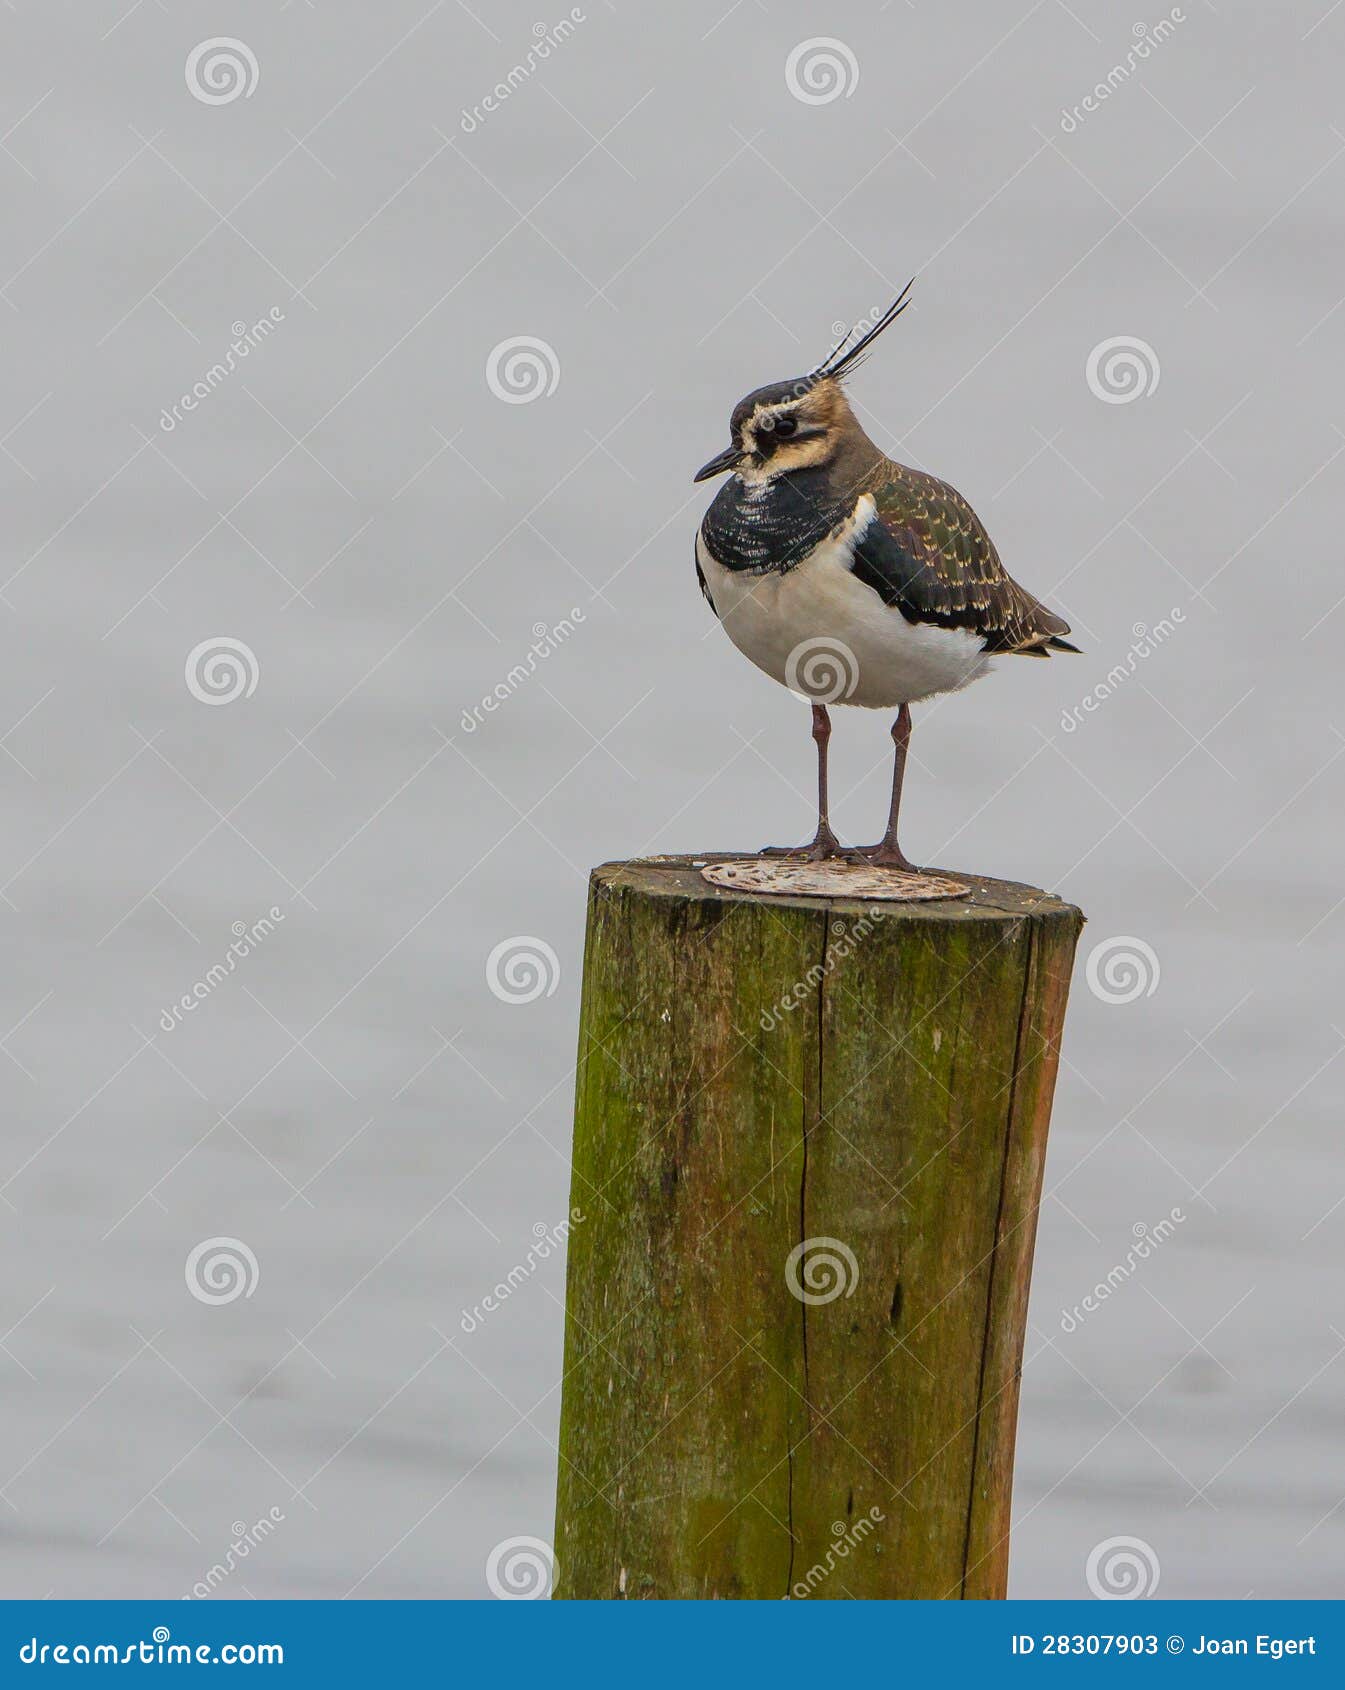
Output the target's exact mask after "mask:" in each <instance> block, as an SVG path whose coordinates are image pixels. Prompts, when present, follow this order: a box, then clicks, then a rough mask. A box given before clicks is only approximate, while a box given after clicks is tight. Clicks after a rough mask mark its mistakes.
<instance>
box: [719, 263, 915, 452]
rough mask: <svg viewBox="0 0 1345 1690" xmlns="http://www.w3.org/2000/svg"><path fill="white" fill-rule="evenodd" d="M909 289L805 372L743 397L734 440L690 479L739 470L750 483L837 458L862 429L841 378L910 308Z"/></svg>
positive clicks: (736, 410) (732, 422)
mask: <svg viewBox="0 0 1345 1690" xmlns="http://www.w3.org/2000/svg"><path fill="white" fill-rule="evenodd" d="M910 291H911V283H910V282H907V284H906V286H905V288H904V289H903V290H902V292H901V294H900V296H899V297H898V298H897V299H896V300H894V301H893V303H892V304H891V305H890V306H889V307H888V309H887V310H886V311H885V312H884V313H883V315H882V316H881V317H880V318H879V319H878V321H877V322H876V323H875V324H874V325H873V326H872V327H871V328H869V329H868V330H867V331H866V332H865V333H864V334H863V335H861V336H860V338H859V339H858V340H857V341H855V342H854V344H853V345H851V344H850V342H851V340H852V339H853V334H854V331H853V330H851V331H850V332H849V333H847V334H846V336H845V338H844V339H843V340H841V341H840V342H839V344H838V345H836V346H835V347H833V349H832V350H831V352H829V353H828V355H827V356H826V358H824V359H823V361H822V362H821V363H820V364H819V365H818V366H817V368H816V369H814V370H810V371H809V373H808V374H807V375H804V376H795V377H794V379H793V380H792V381H777V382H772V383H771V384H770V386H768V387H759V388H757V390H756V391H755V392H754V393H749V394H748V395H747V397H746V398H745V399H740V400H739V401H738V403H737V404H736V405H735V406H734V407H733V415H732V416H731V417H730V418H729V434H730V436H731V442H730V444H729V445H728V446H726V447H725V449H724V450H723V451H722V452H720V453H719V454H718V455H717V456H715V457H713V458H711V459H710V461H709V463H708V464H704V465H702V467H701V468H700V469H699V470H697V472H696V474H695V475H694V476H693V477H692V479H693V480H694V481H708V480H710V478H711V477H712V476H716V475H724V474H725V473H726V472H727V471H729V470H736V471H737V473H738V475H739V476H740V477H741V478H742V479H743V480H744V481H747V482H765V481H773V480H775V478H776V477H777V476H779V475H785V474H787V473H789V472H790V471H791V470H800V469H811V468H815V467H817V466H819V465H823V464H827V463H830V462H831V461H832V460H833V459H834V458H835V457H837V455H838V454H839V453H840V451H841V449H842V448H843V446H844V445H845V444H846V442H847V440H848V439H849V438H850V437H851V436H853V435H854V434H855V433H858V432H860V429H859V424H858V422H857V421H856V420H855V414H854V412H853V411H852V410H851V409H850V404H849V401H848V400H847V399H846V397H845V392H844V389H843V388H842V386H841V382H842V378H843V377H844V376H845V375H847V374H848V373H849V372H850V371H851V370H853V369H854V368H855V367H856V365H857V364H858V363H859V362H860V360H861V358H862V356H863V354H864V353H865V352H866V350H867V349H868V347H869V346H870V345H872V343H873V342H874V341H875V340H876V339H877V338H878V336H879V335H880V334H881V333H882V332H883V330H884V329H885V328H886V327H887V326H888V324H889V323H891V322H894V321H895V320H896V319H897V318H898V317H899V316H900V315H901V313H902V312H903V311H904V310H905V309H906V307H907V305H908V304H909V303H910Z"/></svg>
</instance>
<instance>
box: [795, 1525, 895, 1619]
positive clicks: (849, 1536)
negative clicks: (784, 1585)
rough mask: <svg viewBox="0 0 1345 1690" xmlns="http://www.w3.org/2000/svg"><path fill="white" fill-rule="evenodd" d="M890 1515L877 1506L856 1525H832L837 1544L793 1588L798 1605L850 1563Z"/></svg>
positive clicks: (830, 1546) (828, 1549)
mask: <svg viewBox="0 0 1345 1690" xmlns="http://www.w3.org/2000/svg"><path fill="white" fill-rule="evenodd" d="M886 1518H887V1515H886V1514H884V1513H883V1511H882V1509H881V1508H879V1507H877V1506H876V1505H875V1506H874V1507H872V1508H870V1509H869V1511H868V1513H867V1514H861V1515H860V1516H859V1518H858V1519H857V1520H856V1521H855V1522H854V1524H853V1525H849V1526H847V1525H846V1523H845V1521H844V1520H835V1521H833V1522H832V1527H831V1535H832V1536H833V1537H834V1538H835V1539H836V1542H835V1543H832V1544H829V1545H828V1546H827V1552H826V1554H825V1556H823V1558H822V1560H820V1561H815V1562H814V1563H813V1565H812V1566H811V1567H809V1569H808V1571H807V1572H806V1573H805V1574H804V1575H803V1577H802V1578H801V1579H796V1580H795V1581H794V1583H793V1584H792V1585H790V1587H789V1594H790V1596H792V1597H793V1598H794V1600H795V1601H796V1602H802V1601H805V1600H806V1599H807V1598H808V1597H809V1596H811V1595H812V1593H813V1592H814V1591H815V1590H816V1589H817V1587H818V1585H819V1584H821V1583H822V1581H823V1580H824V1579H826V1578H828V1577H829V1576H830V1575H831V1573H832V1572H833V1571H834V1570H835V1568H836V1565H837V1563H838V1562H841V1561H845V1560H848V1559H849V1557H850V1553H851V1551H852V1550H855V1549H858V1548H859V1546H860V1544H861V1543H863V1541H864V1539H865V1538H866V1537H869V1536H871V1535H872V1533H873V1532H874V1531H875V1530H876V1529H877V1528H878V1526H880V1525H881V1524H882V1522H883V1521H884V1520H886Z"/></svg>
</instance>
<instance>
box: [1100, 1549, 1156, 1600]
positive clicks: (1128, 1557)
mask: <svg viewBox="0 0 1345 1690" xmlns="http://www.w3.org/2000/svg"><path fill="white" fill-rule="evenodd" d="M1159 1572H1160V1568H1159V1565H1158V1556H1157V1555H1156V1554H1155V1553H1154V1551H1153V1548H1152V1546H1151V1545H1149V1544H1147V1543H1146V1542H1145V1541H1144V1539H1143V1538H1142V1537H1108V1538H1104V1539H1103V1540H1102V1542H1101V1543H1098V1544H1094V1546H1093V1548H1092V1549H1091V1550H1090V1551H1089V1554H1088V1563H1087V1565H1086V1566H1085V1568H1084V1577H1085V1578H1086V1579H1087V1580H1088V1588H1089V1589H1090V1590H1091V1591H1092V1593H1093V1595H1094V1596H1096V1597H1098V1598H1099V1600H1100V1601H1103V1602H1133V1601H1135V1600H1137V1599H1138V1598H1140V1597H1144V1596H1152V1595H1154V1593H1155V1592H1156V1591H1157V1589H1158V1575H1159Z"/></svg>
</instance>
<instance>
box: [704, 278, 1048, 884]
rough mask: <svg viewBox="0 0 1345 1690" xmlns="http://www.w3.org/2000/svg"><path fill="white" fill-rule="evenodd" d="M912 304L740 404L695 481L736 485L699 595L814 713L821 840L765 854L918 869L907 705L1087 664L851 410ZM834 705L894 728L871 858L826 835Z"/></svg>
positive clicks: (943, 496) (948, 499) (721, 497)
mask: <svg viewBox="0 0 1345 1690" xmlns="http://www.w3.org/2000/svg"><path fill="white" fill-rule="evenodd" d="M910 291H911V284H910V283H907V285H906V287H905V289H904V290H903V291H902V293H901V294H900V295H899V297H898V298H897V299H896V300H895V301H894V302H893V304H892V305H891V306H890V307H889V308H888V310H887V311H886V312H884V314H883V315H882V317H881V318H880V319H879V320H878V321H877V322H876V323H875V324H874V325H873V326H872V327H871V328H869V329H868V331H867V332H866V333H863V334H862V335H861V336H860V337H859V338H858V339H857V340H856V339H855V338H854V335H853V333H851V334H847V335H846V336H845V337H844V339H842V340H841V341H840V343H839V344H838V345H837V346H835V347H834V348H833V349H832V351H831V352H830V353H829V354H828V355H827V357H826V359H825V360H824V361H823V362H822V363H821V364H819V365H818V366H817V368H816V369H814V370H812V371H810V372H809V374H807V375H804V376H798V377H796V378H795V379H794V380H792V381H781V382H774V383H772V384H771V385H770V386H768V387H759V388H758V389H757V390H756V391H755V392H754V393H749V394H748V395H747V397H746V398H745V399H741V400H739V402H738V403H737V404H736V405H735V406H734V408H733V415H732V417H731V418H730V419H729V431H730V434H731V436H732V439H731V443H730V444H729V445H728V446H727V447H725V449H724V450H723V451H722V452H720V453H719V454H718V455H717V456H716V457H713V458H711V459H710V461H709V463H708V464H706V465H705V466H704V467H703V468H702V469H700V470H698V471H697V473H696V475H695V477H694V479H695V480H696V481H708V480H709V479H710V478H711V477H712V476H716V475H724V474H726V473H727V474H728V476H729V479H728V480H727V481H726V482H725V484H724V485H723V487H721V488H720V490H719V493H718V496H717V497H716V498H715V500H714V502H713V503H712V504H711V506H710V508H709V510H708V511H706V513H705V518H704V520H703V522H702V523H701V526H700V532H699V534H698V535H697V538H696V575H697V578H698V579H699V581H700V586H701V591H702V592H703V593H704V594H705V597H706V599H707V600H708V601H709V604H710V608H711V609H712V610H713V611H714V613H715V615H716V616H717V617H718V618H719V620H720V622H721V623H722V624H723V627H724V631H725V633H727V635H728V636H729V638H730V639H731V640H732V641H733V643H734V645H735V646H737V648H738V650H739V651H741V652H742V653H743V655H744V656H745V657H749V658H751V660H752V662H753V663H755V664H756V665H757V667H758V668H759V669H764V670H765V672H766V673H767V674H768V675H770V676H771V677H772V678H773V679H775V680H777V681H779V682H781V683H782V685H784V686H787V687H788V688H790V690H791V691H792V692H794V693H795V694H798V695H801V696H802V697H804V698H805V699H807V700H808V701H809V702H810V703H811V704H812V713H813V739H814V740H815V741H816V743H817V834H816V836H815V838H814V839H813V840H812V842H811V843H810V844H808V845H805V846H801V847H799V848H798V849H797V850H793V849H790V848H781V847H771V848H768V852H767V853H766V854H771V855H785V856H800V857H803V858H806V859H810V860H813V861H821V860H825V859H827V858H831V857H842V856H843V857H848V858H851V859H855V860H863V861H865V862H868V863H871V864H875V865H880V866H883V867H890V868H895V869H904V870H913V865H912V864H911V863H910V862H908V861H907V859H906V857H905V855H904V854H903V852H902V850H901V847H900V845H899V844H898V843H897V820H898V813H899V810H900V806H901V785H902V776H903V773H904V771H905V765H906V752H907V748H908V746H909V744H910V738H911V705H912V704H917V703H919V702H921V701H922V700H924V699H928V698H934V697H936V696H937V695H938V694H940V693H947V692H957V691H959V690H960V689H961V688H963V687H966V686H969V685H970V684H971V683H972V682H973V681H975V680H978V679H979V678H980V677H981V676H982V675H984V674H986V673H987V672H988V671H989V669H990V667H991V661H992V659H993V658H995V657H997V656H1000V655H1003V654H1010V653H1011V654H1013V655H1016V656H1025V657H1045V656H1047V655H1048V654H1049V653H1050V652H1052V651H1074V652H1077V651H1078V649H1079V648H1078V647H1077V646H1074V645H1071V644H1070V643H1069V641H1068V640H1066V639H1065V638H1064V636H1065V635H1066V634H1068V633H1069V631H1070V629H1069V624H1068V623H1067V622H1066V621H1065V620H1064V619H1063V617H1060V616H1057V615H1056V613H1055V612H1054V611H1052V610H1048V609H1047V608H1046V607H1045V605H1043V604H1041V603H1039V602H1038V601H1037V600H1036V599H1035V598H1034V597H1033V596H1032V594H1031V593H1029V592H1028V591H1027V589H1026V588H1024V587H1020V586H1019V585H1018V583H1017V582H1016V581H1014V580H1013V579H1012V578H1011V577H1010V575H1009V574H1008V572H1007V571H1006V570H1005V568H1004V565H1003V564H1002V563H1001V562H1000V560H999V554H998V552H997V551H996V550H995V547H994V544H993V543H992V541H991V539H990V536H989V535H988V534H987V533H986V531H985V529H984V528H983V527H982V525H981V523H980V520H979V519H978V517H977V515H976V513H975V511H973V510H972V508H971V506H970V505H969V504H968V503H967V501H966V500H965V499H964V498H963V497H962V495H961V494H960V493H959V492H957V490H956V489H955V488H953V487H950V486H949V485H948V483H947V482H945V481H940V480H938V478H937V477H935V476H933V475H928V474H926V473H925V472H924V471H923V470H917V469H910V468H908V467H907V466H906V465H905V464H899V463H895V462H894V461H893V460H892V459H891V458H889V457H887V456H885V454H884V453H883V452H882V451H880V450H879V448H878V447H877V446H875V445H874V443H873V441H872V440H870V439H869V437H868V435H867V434H865V432H864V430H863V428H862V427H861V426H860V424H859V422H858V420H857V419H856V417H855V414H854V412H853V411H852V410H851V408H850V404H849V401H848V400H847V398H846V396H845V391H844V388H843V385H842V382H843V380H844V378H846V377H847V376H848V375H850V374H851V373H852V372H853V371H854V369H855V367H856V365H857V364H858V363H859V362H860V361H861V359H862V358H863V356H864V355H865V353H866V352H867V350H868V348H869V347H870V346H872V344H873V342H874V341H875V340H876V339H877V338H878V336H879V335H880V334H882V332H883V330H884V329H886V328H887V327H888V326H889V325H890V324H891V323H893V322H895V320H896V319H897V318H898V317H899V316H900V315H901V313H902V312H903V311H904V310H905V309H906V307H907V305H908V304H909V302H910ZM830 704H850V705H858V706H861V707H864V708H868V709H872V710H892V709H895V710H896V712H897V717H896V721H895V723H894V724H893V727H892V739H893V743H894V745H895V756H894V761H893V770H892V801H891V807H890V810H889V813H888V823H887V831H886V832H885V833H884V835H883V837H882V839H881V840H880V841H879V843H878V844H877V845H873V846H868V847H863V848H859V849H855V850H845V849H843V847H842V846H841V845H840V843H839V841H838V840H837V838H836V835H835V834H834V833H833V832H832V828H831V823H830V821H829V819H828V816H827V744H828V741H829V739H830V737H831V718H830V716H829V715H828V712H827V706H828V705H830Z"/></svg>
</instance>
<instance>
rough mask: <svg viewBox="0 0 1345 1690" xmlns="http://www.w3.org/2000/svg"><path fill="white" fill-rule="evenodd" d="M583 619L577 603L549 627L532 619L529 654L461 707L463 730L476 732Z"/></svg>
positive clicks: (567, 637)
mask: <svg viewBox="0 0 1345 1690" xmlns="http://www.w3.org/2000/svg"><path fill="white" fill-rule="evenodd" d="M584 620H586V618H585V616H584V613H583V611H582V610H580V609H579V607H578V606H577V605H576V606H575V607H574V608H573V609H572V610H571V611H570V614H569V615H568V616H562V617H561V619H560V621H559V622H557V623H555V625H554V626H552V627H548V626H547V625H546V623H545V622H534V623H533V625H532V644H531V645H530V646H529V647H528V655H527V657H526V658H525V660H524V661H523V662H522V663H515V665H514V667H513V668H512V669H511V670H510V671H509V673H508V674H507V675H506V676H505V677H504V679H503V680H502V681H501V682H499V684H498V685H497V686H496V687H495V688H494V689H493V690H492V691H490V692H488V693H487V694H486V695H485V697H484V698H483V699H482V700H481V702H480V703H479V704H473V705H471V706H470V707H469V708H468V709H466V710H464V711H463V713H462V718H461V726H462V731H463V732H464V733H468V734H471V733H475V732H476V730H477V729H478V728H479V727H482V726H483V725H484V724H485V720H486V717H487V716H491V715H494V713H495V712H496V711H497V710H498V709H499V708H500V706H501V705H502V704H504V703H505V702H506V701H507V700H508V699H510V698H512V697H513V695H514V693H516V692H517V691H518V689H519V688H520V687H521V686H522V685H523V683H524V681H526V680H530V679H531V677H532V676H533V675H535V674H536V673H537V666H538V664H539V663H540V662H541V661H542V659H543V658H546V657H550V656H551V654H552V652H554V651H557V650H559V648H560V647H561V646H562V645H564V643H565V641H566V640H568V639H569V637H570V635H571V634H573V633H574V631H575V627H576V625H577V624H578V623H580V622H583V621H584Z"/></svg>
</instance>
